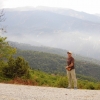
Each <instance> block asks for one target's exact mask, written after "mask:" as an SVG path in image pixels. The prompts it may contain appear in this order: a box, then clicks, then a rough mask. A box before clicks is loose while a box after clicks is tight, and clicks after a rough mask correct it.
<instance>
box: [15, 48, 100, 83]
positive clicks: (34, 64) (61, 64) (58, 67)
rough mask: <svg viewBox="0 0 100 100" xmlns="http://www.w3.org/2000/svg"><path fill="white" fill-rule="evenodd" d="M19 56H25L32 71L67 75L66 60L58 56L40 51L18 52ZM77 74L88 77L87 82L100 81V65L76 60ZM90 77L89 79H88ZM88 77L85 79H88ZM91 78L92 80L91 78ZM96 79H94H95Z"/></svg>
mask: <svg viewBox="0 0 100 100" xmlns="http://www.w3.org/2000/svg"><path fill="white" fill-rule="evenodd" d="M17 56H23V57H24V58H25V59H26V60H27V61H28V62H29V65H30V66H31V68H32V69H39V70H41V71H44V72H48V73H53V74H62V75H65V74H66V70H65V66H66V58H65V57H63V56H59V55H57V54H50V53H44V52H38V51H25V50H23V51H22V50H17V54H16V55H15V57H17ZM75 68H76V73H77V74H80V75H82V76H86V77H87V80H93V81H96V80H98V81H99V80H100V77H99V76H100V72H99V71H100V65H98V64H94V63H92V62H86V61H82V60H80V61H79V60H77V59H75ZM88 76H89V78H88ZM86 77H84V78H85V79H86ZM90 77H91V78H90ZM80 78H81V77H80ZM93 78H94V79H93Z"/></svg>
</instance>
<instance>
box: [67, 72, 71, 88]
mask: <svg viewBox="0 0 100 100" xmlns="http://www.w3.org/2000/svg"><path fill="white" fill-rule="evenodd" d="M67 77H68V88H71V87H72V77H71V72H70V71H67Z"/></svg>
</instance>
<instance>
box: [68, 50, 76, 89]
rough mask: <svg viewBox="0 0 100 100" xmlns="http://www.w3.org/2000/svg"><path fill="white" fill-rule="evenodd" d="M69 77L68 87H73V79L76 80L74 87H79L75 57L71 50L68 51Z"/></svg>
mask: <svg viewBox="0 0 100 100" xmlns="http://www.w3.org/2000/svg"><path fill="white" fill-rule="evenodd" d="M67 54H68V58H67V66H66V70H67V77H68V89H70V88H71V87H72V81H73V82H74V89H77V79H76V73H75V66H74V58H73V57H72V53H71V52H70V51H68V52H67Z"/></svg>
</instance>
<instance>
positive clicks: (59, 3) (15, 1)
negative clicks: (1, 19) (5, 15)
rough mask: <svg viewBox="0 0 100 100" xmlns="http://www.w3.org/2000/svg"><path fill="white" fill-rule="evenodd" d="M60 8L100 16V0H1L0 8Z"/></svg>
mask: <svg viewBox="0 0 100 100" xmlns="http://www.w3.org/2000/svg"><path fill="white" fill-rule="evenodd" d="M26 6H30V7H37V6H47V7H59V8H68V9H73V10H76V11H82V12H86V13H90V14H100V0H0V8H16V7H26Z"/></svg>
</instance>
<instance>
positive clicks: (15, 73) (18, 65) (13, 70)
mask: <svg viewBox="0 0 100 100" xmlns="http://www.w3.org/2000/svg"><path fill="white" fill-rule="evenodd" d="M2 71H3V75H4V76H6V77H8V78H16V77H22V76H25V77H29V65H28V63H27V62H26V61H25V60H24V58H22V57H17V58H16V59H14V58H12V57H11V58H10V59H9V61H8V65H7V66H5V67H3V70H2Z"/></svg>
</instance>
